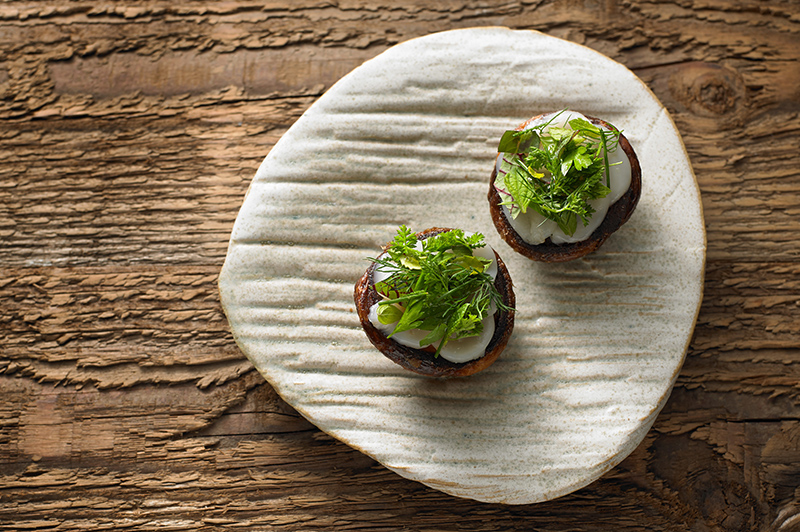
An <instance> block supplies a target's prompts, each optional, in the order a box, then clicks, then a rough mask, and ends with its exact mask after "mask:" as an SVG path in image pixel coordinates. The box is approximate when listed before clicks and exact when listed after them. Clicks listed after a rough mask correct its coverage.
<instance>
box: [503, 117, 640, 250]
mask: <svg viewBox="0 0 800 532" xmlns="http://www.w3.org/2000/svg"><path fill="white" fill-rule="evenodd" d="M556 114H558V113H550V114H547V115H544V116H542V117H541V118H538V119H537V120H534V121H532V122H531V123H530V124H529V125H528V127H527V128H526V129H530V128H532V127H535V126H537V125H540V124H543V123H546V122H548V121H549V120H551V119H552V118H553V116H554V115H556ZM574 118H583V119H584V120H588V119H587V118H586V117H585V116H584V115H582V114H580V113H576V112H574V111H565V112H561V114H559V115H558V117H557V118H556V119H555V120H553V123H552V125H554V126H557V127H569V125H568V122H569V121H570V120H572V119H574ZM603 129H606V130H608V128H603ZM501 156H502V154H501ZM501 156H498V157H497V163H496V168H497V171H498V172H499V171H500V165H501V162H502V159H501ZM608 164H609V178H610V181H611V187H610V188H611V192H610V193H609V194H608V195H607V196H606V197H605V198H599V199H596V200H591V201H589V204H590V205H591V206H592V207H593V208H594V210H595V212H594V214H593V215H592V217H591V219H590V220H589V224H588V225H583V222H582V221H581V220H578V227H577V229H576V230H575V233H574V234H573V235H572V236H569V235H567V234H566V233H564V231H562V230H561V229H560V228H559V227H558V224H556V223H555V222H554V221H553V220H550V219H548V218H545V217H544V216H542V215H541V214H539V213H538V212H536V211H534V210H533V209H528V210H527V212H525V213H520V214H519V215H517V217H516V218H512V217H511V213H510V212H509V210H508V207H506V206H503V212H504V213H505V215H506V218H507V219H508V221H509V223H510V224H511V227H513V228H514V230H515V231H516V232H517V233H519V235H520V236H521V237H522V239H523V240H525V242H527V243H529V244H541V243H542V242H544V241H545V240H547V239H548V238H550V240H551V241H552V242H553V243H554V244H569V243H573V242H581V241H583V240H586V239H587V238H589V236H590V235H591V234H592V233H593V232H594V230H595V229H597V228H598V227H599V226H600V224H601V223H602V222H603V219H604V218H605V217H606V213H607V212H608V208H609V207H610V206H611V205H613V204H614V203H615V202H616V201H617V200H618V199H620V198H621V197H622V196H623V195H624V194H625V192H626V191H627V190H628V188H630V186H631V163H630V161H629V160H628V156H627V155H626V154H625V151H624V150H623V149H622V148H621V147H619V146H617V149H616V150H614V151H609V152H608ZM503 195H504V194H503V192H501V193H500V197H501V198H502V197H503Z"/></svg>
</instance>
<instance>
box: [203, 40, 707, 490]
mask: <svg viewBox="0 0 800 532" xmlns="http://www.w3.org/2000/svg"><path fill="white" fill-rule="evenodd" d="M565 107H569V108H571V109H574V110H577V111H580V112H583V113H586V114H590V115H593V116H597V117H600V118H603V119H605V120H607V121H609V122H611V123H613V124H615V125H616V126H617V127H619V128H621V129H622V130H623V131H624V133H625V135H626V136H627V137H628V139H629V140H630V141H631V143H632V145H633V146H634V148H635V149H636V151H637V153H638V156H639V159H640V162H641V166H642V180H643V194H642V198H641V201H640V202H639V207H638V209H637V211H636V212H635V213H634V215H633V217H632V218H631V220H630V221H629V222H628V223H627V224H626V225H625V226H623V227H622V229H621V230H619V231H618V232H617V233H615V234H614V235H612V237H611V238H610V239H609V240H608V241H607V242H606V243H605V244H604V245H603V247H602V248H601V249H600V250H599V251H598V252H596V253H594V254H592V255H590V256H588V257H586V258H584V259H580V260H577V261H573V262H570V263H566V264H539V263H534V262H531V261H529V260H527V259H525V258H524V257H522V256H520V255H517V254H516V253H514V252H513V251H512V250H511V249H510V248H508V247H507V246H506V245H505V244H504V243H503V242H502V241H501V240H500V238H499V236H498V235H497V233H496V231H495V229H494V227H493V225H492V222H491V219H490V216H489V208H488V205H487V201H486V194H487V192H488V186H489V185H488V183H489V175H490V173H491V171H492V165H493V164H494V157H495V154H496V146H497V141H498V139H499V136H500V135H501V133H502V132H503V131H504V130H506V129H509V128H513V127H514V126H516V125H517V124H519V123H520V122H522V121H523V120H525V119H527V118H529V117H530V116H533V115H535V114H539V113H541V112H544V111H549V110H556V109H562V108H565ZM400 224H407V225H408V226H409V227H411V228H412V229H414V230H422V229H425V228H427V227H431V226H442V227H460V228H463V229H465V230H467V231H480V232H482V233H483V234H484V235H485V236H486V237H487V240H488V242H489V243H490V244H491V245H492V246H493V247H494V248H495V249H497V250H498V252H499V253H500V254H501V256H502V257H503V259H504V260H505V262H506V264H507V265H508V268H509V271H510V273H511V276H512V278H513V281H514V284H515V287H516V294H517V309H518V312H517V319H516V328H515V330H514V334H513V336H512V338H511V341H510V343H509V344H508V347H507V348H506V350H505V352H504V353H503V354H502V355H501V357H500V359H499V360H498V361H497V362H496V363H495V364H494V365H493V366H491V367H490V368H489V369H488V370H486V371H484V372H482V373H480V374H478V375H475V376H472V377H468V378H464V379H455V380H447V381H442V380H431V379H428V378H425V377H420V376H417V375H415V374H412V373H410V372H407V371H404V370H403V369H401V368H400V367H399V366H397V365H395V364H393V363H392V362H390V361H389V360H388V359H386V358H385V357H384V356H383V355H381V354H380V353H379V352H378V351H376V350H375V349H374V348H373V347H372V346H371V345H370V343H369V342H368V341H367V339H366V337H365V335H364V334H363V332H362V330H361V327H360V325H359V321H358V318H357V316H356V313H355V309H354V304H353V286H354V283H355V282H356V281H357V280H358V278H359V277H360V276H361V275H362V274H363V272H364V270H365V269H366V268H367V266H368V264H369V263H368V262H367V261H366V260H365V258H366V257H369V256H375V255H376V254H377V253H378V252H379V248H380V246H381V245H383V244H385V243H386V242H387V241H388V240H390V239H391V238H392V237H393V235H394V233H395V231H396V229H397V227H398V225H400ZM704 261H705V232H704V226H703V217H702V210H701V204H700V198H699V192H698V188H697V184H696V182H695V178H694V175H693V173H692V169H691V167H690V164H689V161H688V158H687V156H686V153H685V151H684V148H683V144H682V142H681V139H680V137H679V134H678V132H677V130H676V129H675V126H674V124H673V123H672V121H671V119H670V117H669V116H668V114H667V112H666V110H665V109H664V108H663V107H662V106H661V104H660V103H659V102H658V100H657V99H656V98H655V96H654V95H653V94H652V93H651V92H650V91H649V90H648V89H647V87H645V85H644V84H642V82H641V81H640V80H639V79H638V78H636V76H634V74H633V73H631V72H630V71H629V70H627V69H626V68H625V67H623V66H622V65H620V64H618V63H615V62H614V61H612V60H610V59H608V58H607V57H605V56H603V55H601V54H598V53H597V52H594V51H592V50H590V49H588V48H585V47H582V46H579V45H576V44H573V43H569V42H566V41H563V40H560V39H556V38H553V37H549V36H546V35H543V34H540V33H537V32H532V31H511V30H507V29H504V28H476V29H466V30H456V31H449V32H444V33H438V34H434V35H429V36H426V37H422V38H418V39H414V40H411V41H408V42H405V43H403V44H400V45H398V46H395V47H393V48H391V49H389V50H388V51H386V52H385V53H383V54H381V55H380V56H378V57H376V58H375V59H373V60H371V61H368V62H366V63H365V64H364V65H362V66H361V67H359V68H357V69H356V70H354V71H353V72H351V73H350V74H348V75H347V76H346V77H344V78H343V79H342V80H341V81H339V82H338V83H337V84H336V85H335V86H334V87H332V88H331V89H330V90H329V91H328V92H327V93H326V94H325V95H323V96H322V97H321V98H320V99H319V100H318V101H317V102H316V103H315V104H314V105H313V106H312V107H311V108H310V109H309V110H308V111H307V112H306V113H305V114H304V115H303V116H302V117H301V118H300V119H299V120H298V121H297V123H296V124H294V126H292V128H291V129H290V130H289V131H288V132H287V133H286V134H285V135H284V137H283V138H282V139H281V140H280V141H279V142H278V143H277V145H276V146H275V147H274V148H273V150H272V151H271V152H270V153H269V155H268V156H267V157H266V159H265V160H264V162H263V164H262V165H261V167H260V168H259V170H258V173H257V174H256V176H255V178H254V179H253V182H252V184H251V186H250V190H249V191H248V194H247V197H246V199H245V201H244V205H243V206H242V209H241V212H240V213H239V216H238V218H237V220H236V224H235V226H234V229H233V234H232V236H231V241H230V247H229V250H228V256H227V258H226V261H225V265H224V267H223V269H222V273H221V275H220V281H219V284H220V292H221V298H222V304H223V306H224V308H225V312H226V314H227V316H228V319H229V321H230V325H231V328H232V330H233V334H234V336H235V338H236V341H237V342H238V344H239V346H240V347H241V349H242V350H243V351H244V353H245V355H247V357H248V358H249V359H250V360H251V361H252V362H253V364H254V365H255V366H256V368H258V370H259V371H260V372H261V373H262V374H263V375H264V377H265V378H266V379H267V380H268V381H269V382H270V383H271V384H272V386H274V387H275V389H276V390H277V392H278V393H279V394H280V395H281V396H282V397H283V398H284V399H285V400H286V401H287V402H288V403H289V404H291V405H292V406H293V407H294V408H296V409H297V410H298V411H299V412H300V413H301V414H302V415H304V416H305V417H307V418H308V419H309V420H310V421H311V422H313V423H314V424H316V425H317V426H318V427H319V428H320V429H322V430H323V431H325V432H327V433H329V434H331V435H333V436H334V437H336V438H338V439H340V440H342V441H344V442H346V443H347V444H349V445H351V446H353V447H355V448H357V449H360V450H361V451H363V452H364V453H366V454H367V455H369V456H371V457H373V458H375V459H376V460H378V461H379V462H380V463H382V464H384V465H385V466H386V467H388V468H390V469H392V470H394V471H396V472H397V473H399V474H400V475H403V476H404V477H407V478H410V479H414V480H417V481H420V482H423V483H425V484H427V485H428V486H431V487H433V488H436V489H438V490H442V491H444V492H447V493H450V494H453V495H457V496H459V497H468V498H473V499H477V500H480V501H491V502H502V503H509V504H522V503H531V502H538V501H543V500H547V499H551V498H554V497H557V496H560V495H564V494H566V493H569V492H570V491H573V490H575V489H578V488H580V487H582V486H585V485H586V484H588V483H590V482H591V481H593V480H595V479H597V478H598V477H600V476H601V475H602V474H603V473H604V472H606V471H608V470H609V469H611V468H612V467H613V466H614V465H616V464H617V463H619V462H620V461H621V460H622V459H623V458H624V457H625V456H626V455H628V454H629V453H630V452H631V451H632V450H633V449H634V448H635V447H636V446H637V445H638V444H639V443H640V442H641V440H642V438H643V437H644V436H645V433H646V432H647V430H648V429H649V427H650V426H651V425H652V423H653V421H654V419H655V417H656V415H657V414H658V412H659V410H660V409H661V407H662V406H663V405H664V403H665V401H666V399H667V397H668V395H669V392H670V390H671V388H672V385H673V383H674V381H675V378H676V376H677V374H678V371H679V369H680V367H681V364H682V362H683V359H684V356H685V352H686V348H687V345H688V342H689V339H690V337H691V335H692V331H693V328H694V324H695V320H696V316H697V312H698V308H699V305H700V300H701V296H702V287H703V272H704Z"/></svg>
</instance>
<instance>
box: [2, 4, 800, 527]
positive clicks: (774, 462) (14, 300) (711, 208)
mask: <svg viewBox="0 0 800 532" xmlns="http://www.w3.org/2000/svg"><path fill="white" fill-rule="evenodd" d="M798 16H800V12H798V7H797V5H796V4H795V3H793V2H788V1H780V0H778V1H772V2H767V3H765V2H759V1H755V0H753V1H745V2H737V3H733V2H727V1H720V2H706V3H702V4H697V3H695V4H688V3H675V2H639V1H635V2H624V3H618V2H605V3H591V2H589V3H576V2H552V3H546V2H523V3H513V2H480V3H477V2H472V3H470V2H463V1H454V2H444V3H441V2H440V3H438V4H430V3H421V2H415V1H402V0H401V1H397V2H390V3H388V2H384V3H377V2H351V1H348V2H338V3H333V2H319V1H302V2H292V3H291V4H290V3H288V2H260V3H257V4H253V3H246V2H239V1H232V2H227V3H224V4H218V3H217V4H209V3H205V4H202V5H200V4H196V3H195V4H189V3H187V4H184V3H176V2H161V1H148V2H144V1H139V0H131V1H129V2H126V3H125V4H124V5H123V4H112V3H110V2H97V1H91V2H89V1H85V0H78V1H73V2H69V3H53V2H51V3H48V4H43V3H31V2H21V1H14V0H10V1H7V2H3V3H2V5H0V94H1V95H2V98H0V117H2V127H0V138H2V142H0V152H2V154H3V164H0V259H1V260H2V266H0V300H2V305H3V314H2V317H0V368H2V375H0V390H1V391H2V397H3V401H1V402H0V527H2V528H0V529H3V530H15V531H16V530H20V529H27V530H52V529H59V530H70V531H71V530H75V531H86V530H102V529H109V528H115V529H121V530H126V529H127V530H166V529H169V530H192V531H194V530H203V531H205V530H254V529H266V528H269V527H271V528H273V529H276V530H313V529H317V530H351V529H364V528H369V529H384V530H403V529H406V530H409V529H410V530H442V529H453V528H457V527H462V528H469V529H471V530H525V531H528V530H531V529H539V530H567V529H568V530H583V531H586V530H591V531H596V530H615V531H617V530H642V529H650V530H658V529H661V530H690V529H697V530H715V531H740V530H759V529H764V530H781V531H788V530H791V529H792V527H794V526H795V525H796V522H797V519H798V518H797V515H798V513H800V509H799V508H798V498H797V492H796V490H797V489H798V486H800V482H798V478H800V470H799V469H798V464H800V451H798V446H800V425H799V424H798V421H797V415H796V412H797V405H798V399H800V395H799V394H798V389H797V382H798V381H800V365H798V364H797V361H798V355H797V346H798V345H800V336H798V332H797V331H798V330H800V307H798V305H797V300H798V297H797V290H798V283H797V280H796V279H797V277H798V275H800V265H798V257H799V256H800V249H799V248H798V239H797V234H798V230H800V218H799V216H800V214H799V213H798V211H797V205H798V204H800V198H799V197H798V190H799V189H800V185H798V180H800V175H798V171H797V145H798V141H799V139H798V131H799V130H800V117H799V116H798V113H797V102H798V92H797V88H798V87H799V86H800V73H798V70H797V69H796V68H794V65H795V64H796V62H797V60H798V59H800V57H798V56H799V55H800V51H799V50H798V48H797V40H798V37H799V36H800V28H798ZM498 25H499V26H511V27H513V28H517V29H525V28H528V29H536V30H541V31H544V32H545V33H547V34H550V35H554V36H558V37H563V38H566V39H567V40H570V41H573V42H577V43H580V44H584V45H586V46H588V47H590V48H592V49H594V50H597V51H599V52H601V53H603V54H605V55H607V56H609V57H611V58H613V59H614V60H616V61H619V62H620V63H622V64H624V65H625V66H626V67H628V68H630V69H631V70H632V71H633V72H634V73H635V74H636V75H637V76H638V77H639V78H640V79H642V80H643V81H644V82H645V84H646V85H647V86H648V87H649V88H650V89H651V90H652V91H653V92H654V93H655V94H656V96H657V97H658V99H659V100H660V101H661V102H662V103H663V104H664V105H665V106H666V107H667V109H668V110H669V113H670V115H671V116H672V118H673V119H674V120H675V123H676V125H677V127H678V130H679V131H680V133H681V136H682V138H683V140H684V143H685V144H686V148H687V151H688V153H689V156H690V159H691V162H692V167H693V168H694V171H695V174H696V176H697V179H698V182H699V184H700V188H701V192H702V201H703V208H704V217H705V221H706V229H707V237H708V253H707V265H706V280H705V284H704V298H703V304H702V307H701V310H700V314H699V317H698V322H697V326H696V328H695V334H694V337H693V338H692V340H691V342H690V345H689V351H688V356H687V358H686V360H685V363H684V365H683V368H682V369H681V372H680V373H679V375H678V378H677V381H676V384H675V387H674V389H673V392H672V394H671V396H670V399H669V400H668V401H667V403H666V405H665V406H664V408H663V410H662V411H661V413H660V414H659V415H658V417H657V418H656V421H655V423H654V425H653V427H652V428H651V430H650V431H649V432H648V433H647V435H646V437H645V439H644V440H643V442H642V443H641V444H640V445H639V446H638V447H637V448H636V449H635V450H634V452H633V453H632V454H631V455H629V457H628V458H627V459H625V460H623V461H622V462H621V463H620V464H619V465H617V466H616V467H614V468H613V469H612V470H611V471H609V472H608V473H606V474H605V475H603V476H602V477H601V478H600V479H598V480H597V481H595V482H593V483H592V484H590V485H589V486H587V487H585V488H583V489H581V490H579V491H577V492H575V493H573V494H571V495H567V496H564V497H561V498H559V499H557V500H554V501H549V502H545V503H540V504H535V505H526V506H504V505H494V504H479V503H475V502H474V501H471V500H467V499H461V498H456V497H452V496H449V495H446V494H444V493H442V492H440V491H437V490H433V489H430V488H427V487H425V486H424V485H422V484H420V483H418V482H413V481H409V480H406V479H404V478H402V477H401V476H399V475H397V474H395V473H393V472H392V471H390V470H388V469H386V468H385V467H383V466H381V465H379V464H378V463H377V462H375V461H374V460H373V459H370V458H369V457H367V456H366V455H364V454H363V453H360V452H358V451H355V450H353V449H351V448H350V447H348V446H346V445H344V444H342V443H340V442H338V441H337V440H335V439H333V438H331V437H329V436H327V435H325V434H324V433H322V432H321V431H319V430H318V429H316V428H315V427H314V426H313V425H311V424H310V423H308V422H307V421H305V420H304V419H303V418H302V417H301V416H299V415H298V413H297V412H296V411H295V410H294V409H292V408H291V407H289V406H287V405H286V403H285V402H283V401H281V400H280V399H279V398H278V397H277V396H276V394H275V392H274V390H273V389H272V388H271V387H270V386H269V385H268V384H266V383H265V382H264V379H263V378H262V377H261V376H260V375H259V374H258V373H257V372H256V370H255V369H254V367H253V365H252V364H251V363H250V362H249V361H247V360H246V359H245V358H244V357H243V355H242V354H241V351H240V350H239V349H238V348H237V346H236V345H235V343H234V340H233V338H232V336H231V332H230V330H229V328H228V325H227V322H226V320H225V316H224V315H223V313H222V309H221V306H220V304H219V299H218V291H217V276H218V274H219V271H220V268H221V266H222V263H223V260H224V258H225V253H226V249H227V245H228V238H229V236H230V233H231V229H232V226H233V222H234V219H235V217H236V214H237V212H238V210H239V208H240V206H241V204H242V200H243V197H244V194H245V191H246V190H247V188H248V185H249V183H250V182H251V180H252V178H253V175H254V174H255V172H256V170H257V168H258V166H259V164H260V162H261V161H262V159H263V157H264V154H266V153H267V152H269V150H270V149H271V148H272V146H273V145H274V144H275V142H276V141H277V140H278V139H279V138H280V137H281V136H282V135H283V134H284V133H285V132H286V130H287V129H288V128H289V127H290V126H291V125H292V124H293V123H294V122H295V121H296V120H297V118H298V117H299V116H300V115H301V114H302V112H303V111H305V110H306V109H307V108H308V107H309V106H310V105H311V104H312V103H313V102H314V101H316V99H317V98H318V97H319V96H320V95H321V94H322V92H323V91H324V90H325V89H327V88H329V87H330V86H332V85H333V83H335V82H336V81H337V80H338V79H340V78H341V77H342V76H344V75H345V74H346V73H348V72H349V71H351V70H352V69H353V68H355V67H357V66H358V65H359V64H361V63H362V62H363V61H365V60H367V59H370V58H372V57H375V56H377V55H378V54H379V53H380V52H382V51H384V50H386V49H387V48H388V47H390V46H392V45H394V44H397V43H399V42H402V41H406V40H408V39H410V38H414V37H419V36H422V35H426V34H429V33H433V32H437V31H442V30H448V29H455V28H459V27H470V26H498ZM255 65H259V67H258V68H256V66H255Z"/></svg>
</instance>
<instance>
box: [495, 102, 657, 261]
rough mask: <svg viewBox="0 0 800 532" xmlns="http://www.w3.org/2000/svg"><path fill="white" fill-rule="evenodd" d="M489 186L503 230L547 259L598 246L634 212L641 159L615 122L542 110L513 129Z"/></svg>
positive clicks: (524, 250)
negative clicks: (546, 112)
mask: <svg viewBox="0 0 800 532" xmlns="http://www.w3.org/2000/svg"><path fill="white" fill-rule="evenodd" d="M497 151H498V152H499V153H498V156H497V160H496V163H495V167H494V170H493V171H492V177H491V180H490V186H489V208H490V211H491V215H492V221H493V222H494V225H495V227H496V228H497V231H498V232H499V233H500V236H501V237H502V238H503V240H505V241H506V243H508V244H509V245H510V246H511V247H512V248H513V249H514V250H515V251H517V252H518V253H521V254H523V255H525V256H526V257H528V258H530V259H533V260H538V261H544V262H564V261H568V260H573V259H577V258H579V257H582V256H584V255H586V254H588V253H591V252H592V251H594V250H596V249H597V248H598V247H600V245H601V244H602V243H603V242H605V240H606V239H607V238H608V237H609V236H610V235H611V233H613V232H614V231H616V230H617V229H619V228H620V227H621V226H622V224H624V223H625V222H626V221H627V220H628V218H630V216H631V214H633V211H634V209H635V208H636V204H637V203H638V201H639V197H640V195H641V189H642V183H641V175H642V172H641V168H640V166H639V159H638V158H637V157H636V153H635V152H634V151H633V147H632V146H631V144H630V142H628V139H626V138H625V136H624V135H623V134H622V133H621V132H620V131H619V130H618V129H617V128H615V127H614V126H612V125H611V124H609V123H608V122H605V121H603V120H600V119H598V118H593V117H589V116H584V115H582V114H580V113H576V112H573V111H560V112H555V113H549V114H545V115H539V116H535V117H533V118H531V119H530V120H528V121H527V122H524V123H523V124H521V125H520V126H519V127H518V128H517V129H515V130H513V131H506V132H505V133H504V134H503V136H502V138H501V139H500V143H499V146H498V150H497Z"/></svg>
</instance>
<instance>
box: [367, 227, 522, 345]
mask: <svg viewBox="0 0 800 532" xmlns="http://www.w3.org/2000/svg"><path fill="white" fill-rule="evenodd" d="M485 245H486V244H485V243H484V241H483V235H481V234H480V233H476V234H473V235H471V236H465V235H464V232H463V231H462V230H460V229H454V230H452V231H447V232H444V233H439V234H438V235H434V236H431V237H429V238H426V239H424V240H422V241H421V245H418V241H417V237H416V235H415V234H414V232H413V231H411V230H410V229H408V228H407V227H406V226H401V227H400V228H399V229H398V230H397V235H396V236H395V237H394V240H392V242H391V243H390V244H389V246H388V247H387V248H386V250H385V252H386V253H385V255H386V256H388V257H386V258H382V257H378V258H370V259H369V260H371V261H373V262H375V263H377V265H378V266H377V269H379V270H381V271H384V272H391V275H390V276H389V278H387V279H386V280H384V281H379V282H378V283H376V284H375V290H376V291H377V292H378V293H379V294H380V295H381V296H382V297H383V298H384V299H383V301H381V302H379V303H378V319H379V320H380V322H381V323H383V324H387V325H388V324H391V323H395V322H396V325H395V328H394V331H393V332H392V335H393V334H395V333H399V332H401V331H407V330H410V329H421V330H423V331H428V334H427V335H426V336H425V338H423V339H422V341H420V347H421V348H422V347H426V346H429V345H432V344H436V343H437V342H438V343H439V345H438V347H437V348H436V356H438V355H439V353H440V352H441V350H442V348H443V347H444V346H445V345H446V344H447V343H448V342H449V341H450V340H455V339H459V338H466V337H469V336H478V335H480V334H481V332H482V331H483V323H482V320H483V319H484V318H485V317H486V316H487V315H488V313H489V307H490V304H491V303H494V305H495V306H496V307H497V308H499V309H504V310H511V309H510V307H508V306H507V305H505V304H503V300H502V296H501V295H500V293H499V292H498V291H497V289H496V288H495V286H494V279H493V278H492V277H491V276H490V275H489V274H487V273H486V269H487V268H488V267H489V265H490V264H491V263H492V260H491V259H486V258H483V257H477V256H475V255H473V253H472V250H474V249H477V248H480V247H484V246H485ZM392 335H389V337H391V336H392Z"/></svg>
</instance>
